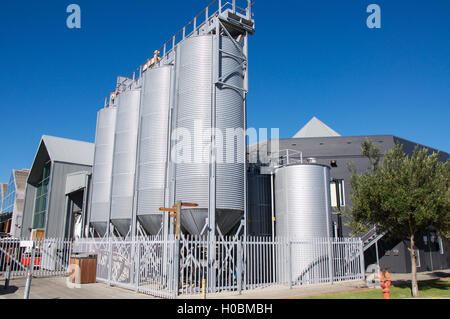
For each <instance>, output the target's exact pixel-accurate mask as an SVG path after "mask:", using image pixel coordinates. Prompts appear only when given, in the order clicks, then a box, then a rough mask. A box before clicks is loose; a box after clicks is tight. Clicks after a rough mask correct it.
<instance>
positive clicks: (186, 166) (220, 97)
mask: <svg viewBox="0 0 450 319" xmlns="http://www.w3.org/2000/svg"><path fill="white" fill-rule="evenodd" d="M219 39H220V41H221V44H220V45H221V49H222V50H226V51H227V52H230V53H232V54H234V55H236V56H239V55H241V54H242V53H241V52H240V51H239V50H238V48H237V47H236V46H235V45H234V43H233V41H232V40H230V38H228V37H225V36H221V37H220V38H219ZM217 42H218V41H217V38H216V36H215V35H201V36H193V37H190V38H187V39H185V40H184V41H183V42H181V43H180V45H179V47H178V51H177V53H178V54H177V61H176V66H177V73H178V87H177V115H176V120H175V125H174V126H175V128H176V129H177V130H178V132H180V129H184V130H186V131H187V132H189V133H190V135H191V136H190V137H191V145H192V146H193V147H192V148H191V154H190V157H189V158H183V160H186V161H187V162H181V161H182V160H181V159H179V158H178V159H175V160H176V161H177V162H178V163H177V164H176V172H175V180H176V185H175V194H174V195H175V196H174V199H175V200H181V201H185V202H193V203H197V204H198V205H199V206H198V208H197V209H185V210H184V212H183V214H182V215H181V224H182V227H183V228H184V229H185V230H186V231H187V232H188V233H190V234H199V233H200V232H201V230H202V229H203V227H204V226H205V221H206V218H207V216H208V204H209V203H208V199H209V197H208V194H209V182H210V180H209V172H210V164H209V160H210V159H209V157H208V155H209V152H208V150H209V146H210V144H211V138H210V136H211V134H210V132H211V127H212V124H213V122H212V121H211V119H212V116H213V115H212V113H213V108H212V106H213V104H212V103H213V96H214V95H213V82H214V78H213V77H214V72H215V70H214V68H218V70H219V71H218V72H219V74H220V75H226V74H228V76H227V77H226V79H223V81H226V83H227V84H228V85H230V86H234V87H243V81H244V75H243V74H244V70H243V66H242V64H241V63H242V61H239V59H235V58H233V57H232V56H230V55H225V54H223V55H221V54H217V52H218V50H217V49H218V48H217V47H216V45H217ZM214 52H216V54H217V55H215V54H214ZM217 58H218V61H217ZM215 101H216V104H215V105H216V107H215V110H216V111H215V123H216V126H215V127H217V129H219V130H220V132H221V133H222V136H219V135H218V136H217V139H216V141H217V147H218V152H217V155H218V157H217V164H216V175H215V185H216V187H215V190H216V197H215V198H216V202H215V207H216V215H215V222H216V225H217V226H219V228H220V231H221V232H222V233H223V234H226V233H228V232H229V231H230V230H232V229H233V227H235V226H236V225H237V224H238V223H239V221H240V220H241V219H242V217H243V212H244V183H245V182H244V179H245V175H244V174H245V172H244V158H245V150H244V148H243V144H239V143H236V145H237V146H236V145H235V146H234V147H233V146H231V145H230V146H228V147H227V144H226V141H224V143H223V146H222V144H221V143H220V142H219V140H221V137H223V139H225V138H226V133H227V132H228V133H231V134H232V133H233V131H232V130H236V131H235V132H234V133H235V134H236V135H237V136H239V138H237V140H238V141H239V142H240V143H244V140H243V139H244V137H243V136H244V134H243V131H244V127H245V117H244V98H243V95H242V94H241V93H240V92H239V91H237V90H235V89H233V88H231V87H229V86H217V88H216V99H215ZM227 129H228V131H227ZM173 140H174V136H172V142H173ZM234 142H235V141H234V140H233V143H234ZM230 144H231V143H230ZM227 151H228V152H229V153H227ZM231 152H234V153H235V154H234V156H233V161H232V162H231V163H228V162H226V160H227V156H228V157H231V155H233V154H231ZM183 155H186V153H184V154H183ZM172 160H174V158H172ZM180 162H181V163H180Z"/></svg>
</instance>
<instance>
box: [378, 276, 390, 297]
mask: <svg viewBox="0 0 450 319" xmlns="http://www.w3.org/2000/svg"><path fill="white" fill-rule="evenodd" d="M380 285H381V288H382V289H383V298H384V299H390V296H389V286H390V285H391V274H390V273H389V272H388V271H387V270H386V271H383V272H381V273H380Z"/></svg>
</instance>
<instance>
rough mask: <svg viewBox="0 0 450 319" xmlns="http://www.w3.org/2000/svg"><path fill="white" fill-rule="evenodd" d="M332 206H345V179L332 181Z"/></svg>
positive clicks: (337, 208) (334, 207)
mask: <svg viewBox="0 0 450 319" xmlns="http://www.w3.org/2000/svg"><path fill="white" fill-rule="evenodd" d="M330 197H331V207H333V209H335V210H339V208H340V207H344V206H345V188H344V180H343V179H334V180H332V181H331V182H330Z"/></svg>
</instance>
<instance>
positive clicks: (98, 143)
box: [90, 107, 117, 236]
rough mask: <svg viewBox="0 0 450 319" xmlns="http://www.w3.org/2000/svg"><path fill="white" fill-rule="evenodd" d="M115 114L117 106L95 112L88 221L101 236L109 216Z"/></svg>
mask: <svg viewBox="0 0 450 319" xmlns="http://www.w3.org/2000/svg"><path fill="white" fill-rule="evenodd" d="M116 116H117V107H108V108H103V109H101V110H100V111H98V114H97V129H96V133H95V155H94V165H93V168H92V171H93V173H92V194H91V206H90V222H91V225H92V226H93V227H94V229H95V230H96V231H97V232H98V233H99V234H100V235H101V236H103V235H104V234H105V232H106V228H107V224H108V218H109V210H110V198H111V174H112V162H113V149H114V132H115V125H116Z"/></svg>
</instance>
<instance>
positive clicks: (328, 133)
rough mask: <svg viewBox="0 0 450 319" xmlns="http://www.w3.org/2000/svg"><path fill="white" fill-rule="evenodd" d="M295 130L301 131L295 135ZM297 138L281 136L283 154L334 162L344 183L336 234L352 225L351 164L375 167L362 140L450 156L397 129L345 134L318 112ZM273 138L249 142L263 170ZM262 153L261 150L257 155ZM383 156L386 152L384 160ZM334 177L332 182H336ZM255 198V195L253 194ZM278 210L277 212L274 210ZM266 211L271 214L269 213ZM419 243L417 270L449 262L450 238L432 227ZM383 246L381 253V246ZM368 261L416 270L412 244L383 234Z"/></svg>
mask: <svg viewBox="0 0 450 319" xmlns="http://www.w3.org/2000/svg"><path fill="white" fill-rule="evenodd" d="M295 136H296V137H295ZM295 136H294V137H293V138H282V139H279V140H278V141H277V143H278V146H279V150H280V154H281V153H283V152H284V153H283V154H286V151H288V150H289V151H290V152H291V154H293V156H292V155H291V158H292V157H294V158H295V157H297V159H300V158H302V159H303V160H311V161H314V162H315V163H318V164H324V165H328V166H329V167H330V179H331V182H334V183H337V184H338V185H340V188H341V190H342V194H341V196H340V201H339V206H340V207H339V208H337V207H334V212H333V214H332V219H333V233H334V236H337V237H349V236H350V235H351V229H350V228H349V227H348V226H347V225H346V224H347V222H348V220H347V219H346V218H345V216H344V215H343V214H341V213H340V212H339V211H342V210H347V211H349V210H350V209H351V206H352V201H351V185H350V175H351V174H350V170H349V168H348V165H349V164H350V163H353V164H354V166H355V168H356V170H357V172H358V173H361V172H364V171H366V170H367V169H368V168H369V167H370V162H369V160H368V158H366V157H365V156H363V155H362V154H361V143H362V142H363V141H364V140H365V139H369V140H370V141H372V142H373V143H374V145H375V146H377V147H378V148H379V149H380V151H381V154H385V153H386V152H387V151H389V150H390V149H392V148H393V147H394V145H395V144H396V143H400V144H401V145H402V146H403V150H404V152H405V153H406V154H408V155H411V154H412V153H413V151H414V148H415V147H416V145H418V146H419V147H420V148H427V149H428V150H429V151H430V153H431V152H438V154H439V160H440V161H443V162H444V161H446V160H448V158H449V154H448V153H446V152H443V151H440V150H437V149H434V148H431V147H427V146H424V145H420V144H418V143H415V142H412V141H408V140H406V139H403V138H399V137H397V136H394V135H363V136H340V135H339V134H338V133H337V132H336V131H334V130H332V129H331V128H329V127H328V126H326V125H325V124H324V123H322V122H320V120H318V119H316V118H313V119H312V120H311V121H310V122H309V123H308V124H306V125H305V126H304V127H303V128H302V129H301V130H300V131H299V132H298V133H297V134H296V135H295ZM271 143H273V141H271V140H268V141H264V142H261V143H259V144H254V145H251V146H249V148H248V152H249V154H248V156H249V158H250V159H253V160H254V161H257V162H258V164H257V166H258V167H259V168H260V169H261V170H263V169H264V165H266V163H268V162H269V158H270V157H271V156H273V154H271V147H272V145H271ZM255 154H257V156H256V155H255ZM382 158H383V156H382V157H381V160H382ZM334 183H333V184H334ZM250 200H251V199H250ZM275 214H276V212H275ZM266 215H267V214H266ZM419 237H420V240H419V241H418V243H417V247H418V256H419V257H418V260H417V262H418V265H419V266H418V271H431V270H436V269H444V268H448V267H450V260H449V249H450V247H449V244H448V242H445V241H443V240H442V238H440V237H439V236H438V234H437V233H436V232H434V231H432V230H430V231H429V232H428V233H427V234H420V235H419ZM376 248H378V253H377V251H376ZM365 257H366V258H365V259H366V264H367V265H369V264H372V263H377V260H378V262H379V265H380V267H386V268H389V269H390V271H392V272H397V273H399V272H400V273H401V272H404V273H407V272H409V271H410V270H411V262H410V259H409V258H410V257H409V251H408V248H407V245H406V246H405V244H404V242H399V241H398V240H390V239H387V238H382V239H381V240H379V241H378V242H377V245H372V246H371V247H370V248H368V249H367V250H366V255H365Z"/></svg>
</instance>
